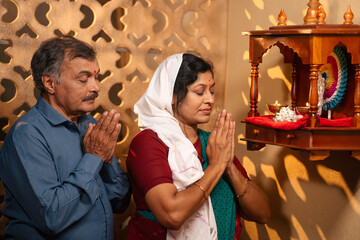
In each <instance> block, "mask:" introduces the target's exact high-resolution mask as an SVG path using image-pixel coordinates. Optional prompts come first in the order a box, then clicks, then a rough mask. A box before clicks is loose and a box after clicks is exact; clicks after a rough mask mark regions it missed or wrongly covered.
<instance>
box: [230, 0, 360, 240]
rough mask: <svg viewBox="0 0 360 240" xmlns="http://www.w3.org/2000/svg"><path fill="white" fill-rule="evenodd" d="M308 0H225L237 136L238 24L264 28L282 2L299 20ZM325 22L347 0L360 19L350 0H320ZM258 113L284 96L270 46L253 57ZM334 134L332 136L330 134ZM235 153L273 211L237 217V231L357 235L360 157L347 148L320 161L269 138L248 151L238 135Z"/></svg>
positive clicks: (244, 61) (245, 85)
mask: <svg viewBox="0 0 360 240" xmlns="http://www.w3.org/2000/svg"><path fill="white" fill-rule="evenodd" d="M308 2H309V1H308V0H276V1H274V0H230V1H229V38H228V48H229V52H228V53H229V54H228V69H227V73H228V78H227V86H226V95H225V106H226V107H227V108H228V109H229V110H230V111H231V112H232V113H233V115H234V117H235V119H236V121H237V127H236V133H237V136H238V138H239V139H240V138H241V137H243V136H244V134H245V125H244V124H242V123H240V121H241V120H243V119H244V118H245V117H247V113H248V111H249V99H250V97H249V90H250V85H249V84H250V69H251V66H250V63H249V58H248V57H249V56H248V46H249V38H248V36H242V35H241V32H242V31H249V30H260V29H268V28H269V27H272V26H275V25H276V24H277V16H278V14H279V13H280V10H281V8H284V11H285V13H286V15H287V24H288V25H302V24H303V17H304V16H305V13H306V10H307V7H308V6H307V5H306V4H307V3H308ZM320 2H321V3H322V4H323V6H324V8H325V11H326V14H327V17H326V19H325V21H326V23H327V24H341V23H343V22H344V19H343V15H344V13H345V11H346V8H347V5H351V9H352V12H353V13H354V16H355V17H354V19H353V22H354V24H360V10H359V9H360V2H359V1H357V0H347V1H339V0H328V1H326V0H320ZM259 71H260V77H259V103H258V110H259V112H260V114H261V115H263V114H269V112H268V111H267V109H266V105H265V104H266V103H273V102H275V101H276V100H278V101H279V102H281V103H287V104H290V101H291V99H290V91H289V89H290V88H289V86H290V83H291V81H290V80H291V66H289V65H288V64H284V63H283V56H282V55H281V54H280V51H279V49H278V48H277V47H273V48H271V49H270V51H269V52H268V53H266V55H265V56H264V57H263V63H261V64H260V65H259ZM335 141H336V140H335ZM236 155H237V156H238V157H239V159H241V161H242V163H243V164H244V166H245V168H246V169H247V170H248V172H249V174H250V177H251V178H252V180H253V181H255V182H256V183H257V184H259V185H260V186H261V187H262V188H263V189H264V190H265V191H266V193H267V194H268V195H269V197H270V205H271V209H272V217H271V219H270V221H269V223H268V224H266V225H260V224H254V223H251V222H247V221H245V222H244V226H245V229H244V231H243V233H242V237H241V239H253V240H258V239H282V240H288V239H301V240H302V239H304V240H305V239H309V240H312V239H322V240H336V239H342V240H343V239H345V240H353V239H360V231H359V229H360V208H359V206H360V198H359V194H360V178H359V176H360V174H359V172H360V162H359V160H357V159H356V158H354V157H352V156H351V155H350V154H349V152H346V151H340V152H331V154H330V156H329V157H327V158H325V159H324V160H321V161H310V160H309V158H308V156H307V153H306V152H302V151H297V150H291V149H288V148H283V147H278V146H271V145H268V146H266V147H265V148H264V149H262V150H261V151H254V152H252V151H247V150H246V144H245V142H243V141H240V140H239V141H238V144H237V146H236Z"/></svg>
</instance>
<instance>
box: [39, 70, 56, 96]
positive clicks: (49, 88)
mask: <svg viewBox="0 0 360 240" xmlns="http://www.w3.org/2000/svg"><path fill="white" fill-rule="evenodd" d="M41 81H42V83H43V85H44V88H45V91H46V92H47V93H49V94H50V95H53V94H55V78H53V77H50V76H48V75H42V76H41Z"/></svg>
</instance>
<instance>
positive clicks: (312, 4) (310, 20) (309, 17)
mask: <svg viewBox="0 0 360 240" xmlns="http://www.w3.org/2000/svg"><path fill="white" fill-rule="evenodd" d="M307 5H308V6H309V8H308V10H307V12H306V15H305V17H304V24H305V25H307V24H316V23H317V13H318V11H319V5H320V2H319V0H310V1H309V2H308V4H307Z"/></svg>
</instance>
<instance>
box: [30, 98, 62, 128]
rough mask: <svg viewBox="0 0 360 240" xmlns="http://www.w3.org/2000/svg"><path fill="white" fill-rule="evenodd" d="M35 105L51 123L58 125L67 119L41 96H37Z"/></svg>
mask: <svg viewBox="0 0 360 240" xmlns="http://www.w3.org/2000/svg"><path fill="white" fill-rule="evenodd" d="M35 107H36V108H37V109H38V111H39V112H40V113H41V114H42V115H43V116H44V117H45V118H46V119H47V120H48V121H49V122H51V123H52V124H53V125H60V124H62V123H64V122H67V121H69V120H68V119H66V118H65V117H64V116H63V115H61V114H60V113H59V112H58V111H57V110H56V109H55V108H53V107H52V106H51V105H50V104H48V103H47V102H46V101H45V100H44V99H43V98H42V97H41V96H40V97H39V99H38V101H37V103H36V105H35Z"/></svg>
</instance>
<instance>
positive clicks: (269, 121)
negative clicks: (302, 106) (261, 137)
mask: <svg viewBox="0 0 360 240" xmlns="http://www.w3.org/2000/svg"><path fill="white" fill-rule="evenodd" d="M274 117H275V115H263V116H259V117H247V118H245V122H248V123H253V124H255V125H259V126H263V127H269V128H275V129H282V130H295V129H299V128H302V127H306V125H307V121H308V119H309V117H303V118H300V119H298V120H297V121H296V122H287V121H283V122H275V121H274V120H273V118H274Z"/></svg>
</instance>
